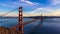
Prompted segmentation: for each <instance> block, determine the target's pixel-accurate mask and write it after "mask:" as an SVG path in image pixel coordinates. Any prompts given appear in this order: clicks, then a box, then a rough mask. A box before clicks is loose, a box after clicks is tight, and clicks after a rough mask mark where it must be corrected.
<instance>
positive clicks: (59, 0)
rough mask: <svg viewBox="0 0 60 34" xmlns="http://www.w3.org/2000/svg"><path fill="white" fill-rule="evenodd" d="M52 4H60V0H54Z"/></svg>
mask: <svg viewBox="0 0 60 34" xmlns="http://www.w3.org/2000/svg"><path fill="white" fill-rule="evenodd" d="M52 4H53V5H57V4H60V0H52Z"/></svg>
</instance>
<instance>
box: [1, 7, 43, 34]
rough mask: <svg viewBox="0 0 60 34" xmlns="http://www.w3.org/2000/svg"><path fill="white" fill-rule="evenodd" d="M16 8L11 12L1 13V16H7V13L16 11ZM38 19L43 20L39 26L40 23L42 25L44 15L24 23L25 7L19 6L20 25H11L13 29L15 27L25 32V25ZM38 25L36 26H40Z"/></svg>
mask: <svg viewBox="0 0 60 34" xmlns="http://www.w3.org/2000/svg"><path fill="white" fill-rule="evenodd" d="M16 9H18V8H16ZM16 9H14V10H11V11H9V12H7V13H5V14H3V15H1V16H5V15H7V14H9V13H11V12H13V11H15V10H16ZM37 20H41V23H40V24H38V26H39V25H40V26H42V24H43V17H42V15H41V17H39V18H38V19H33V20H31V21H28V22H26V23H24V22H23V8H22V7H19V12H18V25H17V26H14V27H11V29H13V30H17V29H18V30H17V31H19V32H20V34H24V26H25V25H27V24H29V23H32V22H34V21H37ZM38 26H36V27H38ZM5 34H6V33H5Z"/></svg>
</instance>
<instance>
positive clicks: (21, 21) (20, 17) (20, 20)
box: [18, 7, 24, 34]
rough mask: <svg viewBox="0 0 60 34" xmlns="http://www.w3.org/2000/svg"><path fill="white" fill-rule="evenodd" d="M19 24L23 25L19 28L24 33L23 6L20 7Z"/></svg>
mask: <svg viewBox="0 0 60 34" xmlns="http://www.w3.org/2000/svg"><path fill="white" fill-rule="evenodd" d="M18 25H20V26H21V27H19V28H18V29H19V31H20V32H21V34H24V32H23V12H22V7H19V15H18Z"/></svg>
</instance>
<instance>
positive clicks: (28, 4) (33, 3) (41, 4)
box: [0, 0, 60, 16]
mask: <svg viewBox="0 0 60 34" xmlns="http://www.w3.org/2000/svg"><path fill="white" fill-rule="evenodd" d="M20 6H22V7H23V15H24V16H40V15H41V14H42V15H44V16H60V0H0V15H2V14H4V13H6V12H9V11H11V10H13V9H16V8H17V9H16V10H15V11H14V12H12V13H10V14H8V15H5V16H18V7H20Z"/></svg>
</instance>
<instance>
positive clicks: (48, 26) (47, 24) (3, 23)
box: [0, 18, 60, 34]
mask: <svg viewBox="0 0 60 34" xmlns="http://www.w3.org/2000/svg"><path fill="white" fill-rule="evenodd" d="M30 20H32V18H24V19H23V21H24V23H25V22H28V21H30ZM16 25H18V18H0V27H8V28H10V27H13V26H16ZM24 34H60V18H47V19H44V20H43V22H42V24H41V20H37V21H35V22H32V23H29V24H27V25H25V26H24Z"/></svg>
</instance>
